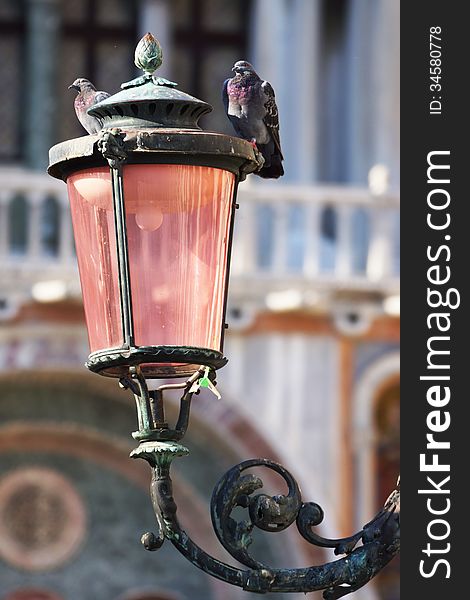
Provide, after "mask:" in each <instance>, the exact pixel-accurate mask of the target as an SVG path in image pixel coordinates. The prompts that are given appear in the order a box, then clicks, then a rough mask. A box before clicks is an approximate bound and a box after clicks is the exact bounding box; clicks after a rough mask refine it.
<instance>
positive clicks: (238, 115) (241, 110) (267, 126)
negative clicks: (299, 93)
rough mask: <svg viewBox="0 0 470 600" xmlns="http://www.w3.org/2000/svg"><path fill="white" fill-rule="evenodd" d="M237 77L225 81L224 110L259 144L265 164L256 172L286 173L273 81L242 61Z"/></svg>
mask: <svg viewBox="0 0 470 600" xmlns="http://www.w3.org/2000/svg"><path fill="white" fill-rule="evenodd" d="M232 71H235V77H233V78H232V79H227V80H226V81H225V83H224V89H223V101H224V106H225V112H226V113H227V116H228V118H229V119H230V121H231V123H232V125H233V127H234V129H235V131H236V132H237V135H239V136H240V137H241V138H243V139H245V140H248V141H250V142H252V143H253V144H255V145H256V147H257V148H258V150H259V152H260V153H261V155H262V156H263V158H264V164H263V166H262V167H261V169H260V170H259V171H256V174H257V175H259V176H260V177H264V178H265V179H277V178H278V177H281V175H284V169H283V167H282V161H283V160H284V157H283V156H282V151H281V140H280V137H279V113H278V110H277V106H276V101H275V96H274V90H273V88H272V87H271V84H270V83H268V82H267V81H262V79H261V78H260V77H259V76H258V75H257V73H256V71H255V70H254V69H253V67H252V65H250V63H249V62H246V61H244V60H240V61H238V62H236V63H235V65H234V66H233V69H232Z"/></svg>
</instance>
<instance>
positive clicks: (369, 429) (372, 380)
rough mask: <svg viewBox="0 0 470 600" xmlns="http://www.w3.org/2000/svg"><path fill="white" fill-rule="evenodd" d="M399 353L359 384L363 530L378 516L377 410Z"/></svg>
mask: <svg viewBox="0 0 470 600" xmlns="http://www.w3.org/2000/svg"><path fill="white" fill-rule="evenodd" d="M399 372H400V353H399V352H398V351H395V352H390V353H388V354H387V355H385V356H383V357H381V358H379V359H378V360H376V361H375V362H374V363H372V365H370V366H369V367H368V368H367V369H366V370H365V372H364V373H363V375H362V377H361V378H360V379H359V381H358V382H357V384H356V388H355V392H354V396H353V398H354V400H353V432H354V434H353V435H354V439H353V448H354V454H355V456H356V464H357V471H356V480H357V493H356V506H357V511H356V525H357V526H362V524H364V523H366V522H367V520H368V519H369V517H370V515H371V514H375V512H376V494H375V491H374V489H375V487H374V470H375V469H374V467H375V461H374V442H375V436H374V406H375V401H376V399H377V397H378V395H379V393H380V391H381V390H384V389H385V387H386V386H387V385H389V384H390V383H391V382H392V381H396V380H397V379H398V377H399Z"/></svg>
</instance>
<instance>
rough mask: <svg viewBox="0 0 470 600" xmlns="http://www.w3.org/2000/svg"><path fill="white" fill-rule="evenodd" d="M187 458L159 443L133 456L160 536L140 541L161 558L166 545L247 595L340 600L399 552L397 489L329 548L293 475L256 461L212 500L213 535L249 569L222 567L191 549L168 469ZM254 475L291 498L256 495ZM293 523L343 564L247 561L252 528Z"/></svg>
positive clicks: (258, 484)
mask: <svg viewBox="0 0 470 600" xmlns="http://www.w3.org/2000/svg"><path fill="white" fill-rule="evenodd" d="M187 453H188V450H187V449H186V448H184V447H183V446H180V445H179V444H177V443H176V442H169V441H163V440H162V441H145V442H141V444H140V446H139V448H137V449H136V450H134V451H133V453H132V454H131V456H133V457H135V458H137V457H139V458H144V459H145V460H147V462H149V464H150V466H151V467H152V470H153V476H152V483H151V497H152V504H153V507H154V510H155V515H156V517H157V524H158V531H157V534H156V535H155V534H153V533H146V534H145V535H144V536H143V537H142V542H143V544H144V546H145V548H146V549H147V550H157V549H158V548H159V547H160V546H161V545H162V543H163V541H164V539H165V538H166V539H168V540H170V541H171V543H172V544H173V545H174V546H175V547H176V549H177V550H178V551H179V552H180V553H181V554H182V555H183V556H185V558H187V559H188V560H189V561H190V562H191V563H193V565H195V566H196V567H198V568H199V569H201V570H203V571H204V572H206V573H208V574H209V575H211V576H213V577H216V578H217V579H220V580H222V581H225V582H226V583H230V584H232V585H235V586H239V587H242V588H243V589H245V590H248V591H252V592H257V593H266V592H284V593H285V592H312V591H316V590H323V597H324V598H325V600H337V599H339V598H341V597H343V596H345V595H347V594H349V593H351V592H354V591H356V590H357V589H359V588H360V587H362V586H363V585H365V584H366V583H367V582H368V581H370V579H372V577H374V576H375V575H377V573H378V572H379V571H380V570H381V569H382V568H383V567H384V566H385V565H386V564H387V563H388V562H389V561H390V560H391V559H392V558H393V557H394V556H395V555H396V554H397V553H398V551H399V549H400V516H399V515H400V486H399V483H398V484H397V488H396V490H394V492H392V494H391V495H390V497H389V498H388V500H387V501H386V503H385V505H384V507H383V509H382V510H381V511H380V512H379V513H378V514H377V515H376V516H375V517H374V519H372V521H370V522H369V523H368V524H367V525H365V526H364V527H363V529H362V530H361V531H360V532H358V533H356V534H355V535H353V536H350V537H347V538H341V539H333V540H332V539H327V538H323V537H321V536H320V535H318V534H317V533H316V532H315V531H314V528H315V527H316V526H317V525H319V524H320V523H321V521H322V520H323V511H322V509H321V508H320V506H319V505H318V504H315V503H313V502H307V503H304V502H302V498H301V494H300V489H299V486H298V485H297V483H296V481H295V479H294V478H293V477H292V475H291V474H290V473H289V472H288V471H287V470H286V469H285V468H284V467H282V466H281V465H279V464H277V463H275V462H272V461H269V460H266V459H253V460H247V461H244V462H242V463H240V464H238V465H236V466H234V467H233V468H232V469H230V470H229V471H228V472H227V473H226V474H225V475H224V476H223V477H222V478H221V479H220V481H219V482H218V484H217V485H216V487H215V489H214V492H213V495H212V501H211V516H212V522H213V526H214V530H215V533H216V535H217V537H218V539H219V541H220V542H221V543H222V545H223V546H224V548H225V549H226V550H227V551H228V552H229V553H230V554H231V556H232V557H233V558H235V559H236V560H237V561H239V562H240V563H241V564H243V565H245V567H246V568H245V569H242V568H238V567H235V566H232V565H229V564H226V563H224V562H221V561H220V560H218V559H216V558H214V557H212V556H210V555H209V554H207V553H206V552H205V551H204V550H203V549H202V548H200V547H199V546H198V545H197V544H195V543H194V542H193V540H192V539H191V538H190V536H189V535H188V534H187V533H186V532H185V531H184V530H183V529H182V528H181V526H180V524H179V522H178V519H177V516H176V512H177V505H176V502H175V501H174V498H173V491H172V482H171V477H170V467H171V462H172V460H173V458H175V457H177V456H184V455H185V454H187ZM253 467H265V468H268V469H270V470H272V471H274V472H276V473H278V474H279V475H280V476H281V477H282V478H283V479H284V481H285V483H286V486H287V492H286V493H284V494H280V495H274V496H269V495H267V494H263V493H256V492H257V491H258V490H260V489H261V488H262V487H263V482H262V480H261V478H260V477H259V476H257V475H255V474H253V473H247V470H248V469H251V468H253ZM238 507H242V508H244V509H246V510H247V513H248V514H247V518H238V519H237V518H236V517H235V515H236V514H237V513H235V514H234V511H235V509H237V508H238ZM237 512H238V511H237ZM294 522H296V525H297V528H298V530H299V532H300V534H301V535H302V536H303V537H304V538H305V539H306V540H307V541H308V542H310V543H311V544H314V545H316V546H321V547H327V548H332V549H334V550H335V553H336V554H342V555H343V556H342V557H341V558H338V559H336V560H334V561H332V562H329V563H326V564H323V565H318V566H316V565H314V566H311V567H305V568H294V569H289V568H282V569H278V568H271V567H269V566H267V565H264V564H262V563H261V562H259V561H258V560H256V559H255V558H254V557H253V556H251V555H250V553H249V547H250V545H251V543H252V532H253V530H254V528H255V527H257V528H259V529H262V530H264V531H269V532H277V531H282V530H284V529H286V528H287V527H289V526H290V525H292V524H293V523H294Z"/></svg>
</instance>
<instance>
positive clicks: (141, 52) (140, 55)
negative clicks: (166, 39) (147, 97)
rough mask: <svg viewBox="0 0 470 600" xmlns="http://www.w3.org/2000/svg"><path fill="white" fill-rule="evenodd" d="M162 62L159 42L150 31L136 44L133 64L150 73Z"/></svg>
mask: <svg viewBox="0 0 470 600" xmlns="http://www.w3.org/2000/svg"><path fill="white" fill-rule="evenodd" d="M162 62H163V51H162V47H161V45H160V42H159V41H158V40H157V38H156V37H155V36H153V35H152V34H151V33H150V32H149V33H146V34H145V35H144V37H143V38H142V39H141V40H140V42H139V43H138V44H137V46H136V49H135V54H134V63H135V66H136V67H137V68H139V69H142V71H144V72H145V73H148V74H149V75H152V73H153V72H154V71H156V70H157V69H158V68H159V67H160V65H161V64H162Z"/></svg>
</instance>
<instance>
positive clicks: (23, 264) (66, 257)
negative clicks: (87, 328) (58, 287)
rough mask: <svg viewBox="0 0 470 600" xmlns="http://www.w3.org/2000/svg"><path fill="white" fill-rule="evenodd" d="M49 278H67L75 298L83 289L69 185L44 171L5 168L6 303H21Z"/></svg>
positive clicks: (0, 186) (0, 246) (2, 286)
mask: <svg viewBox="0 0 470 600" xmlns="http://www.w3.org/2000/svg"><path fill="white" fill-rule="evenodd" d="M43 281H59V282H62V284H63V286H64V290H65V292H66V293H67V294H68V295H71V296H77V295H78V294H79V293H80V286H79V281H78V271H77V265H76V258H75V252H74V247H73V233H72V223H71V219H70V209H69V207H68V199H67V189H66V186H65V184H64V183H62V182H60V181H57V180H55V179H53V178H52V177H49V176H48V175H46V174H43V173H37V172H33V171H28V170H24V169H20V168H0V300H1V301H2V303H3V306H4V307H5V305H6V304H5V299H7V300H9V301H10V302H11V303H12V304H13V305H16V306H18V304H21V303H22V302H23V301H25V300H27V299H29V298H30V297H31V291H32V288H33V286H34V285H35V284H36V283H39V282H43ZM0 308H1V307H0ZM7 312H8V311H7Z"/></svg>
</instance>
